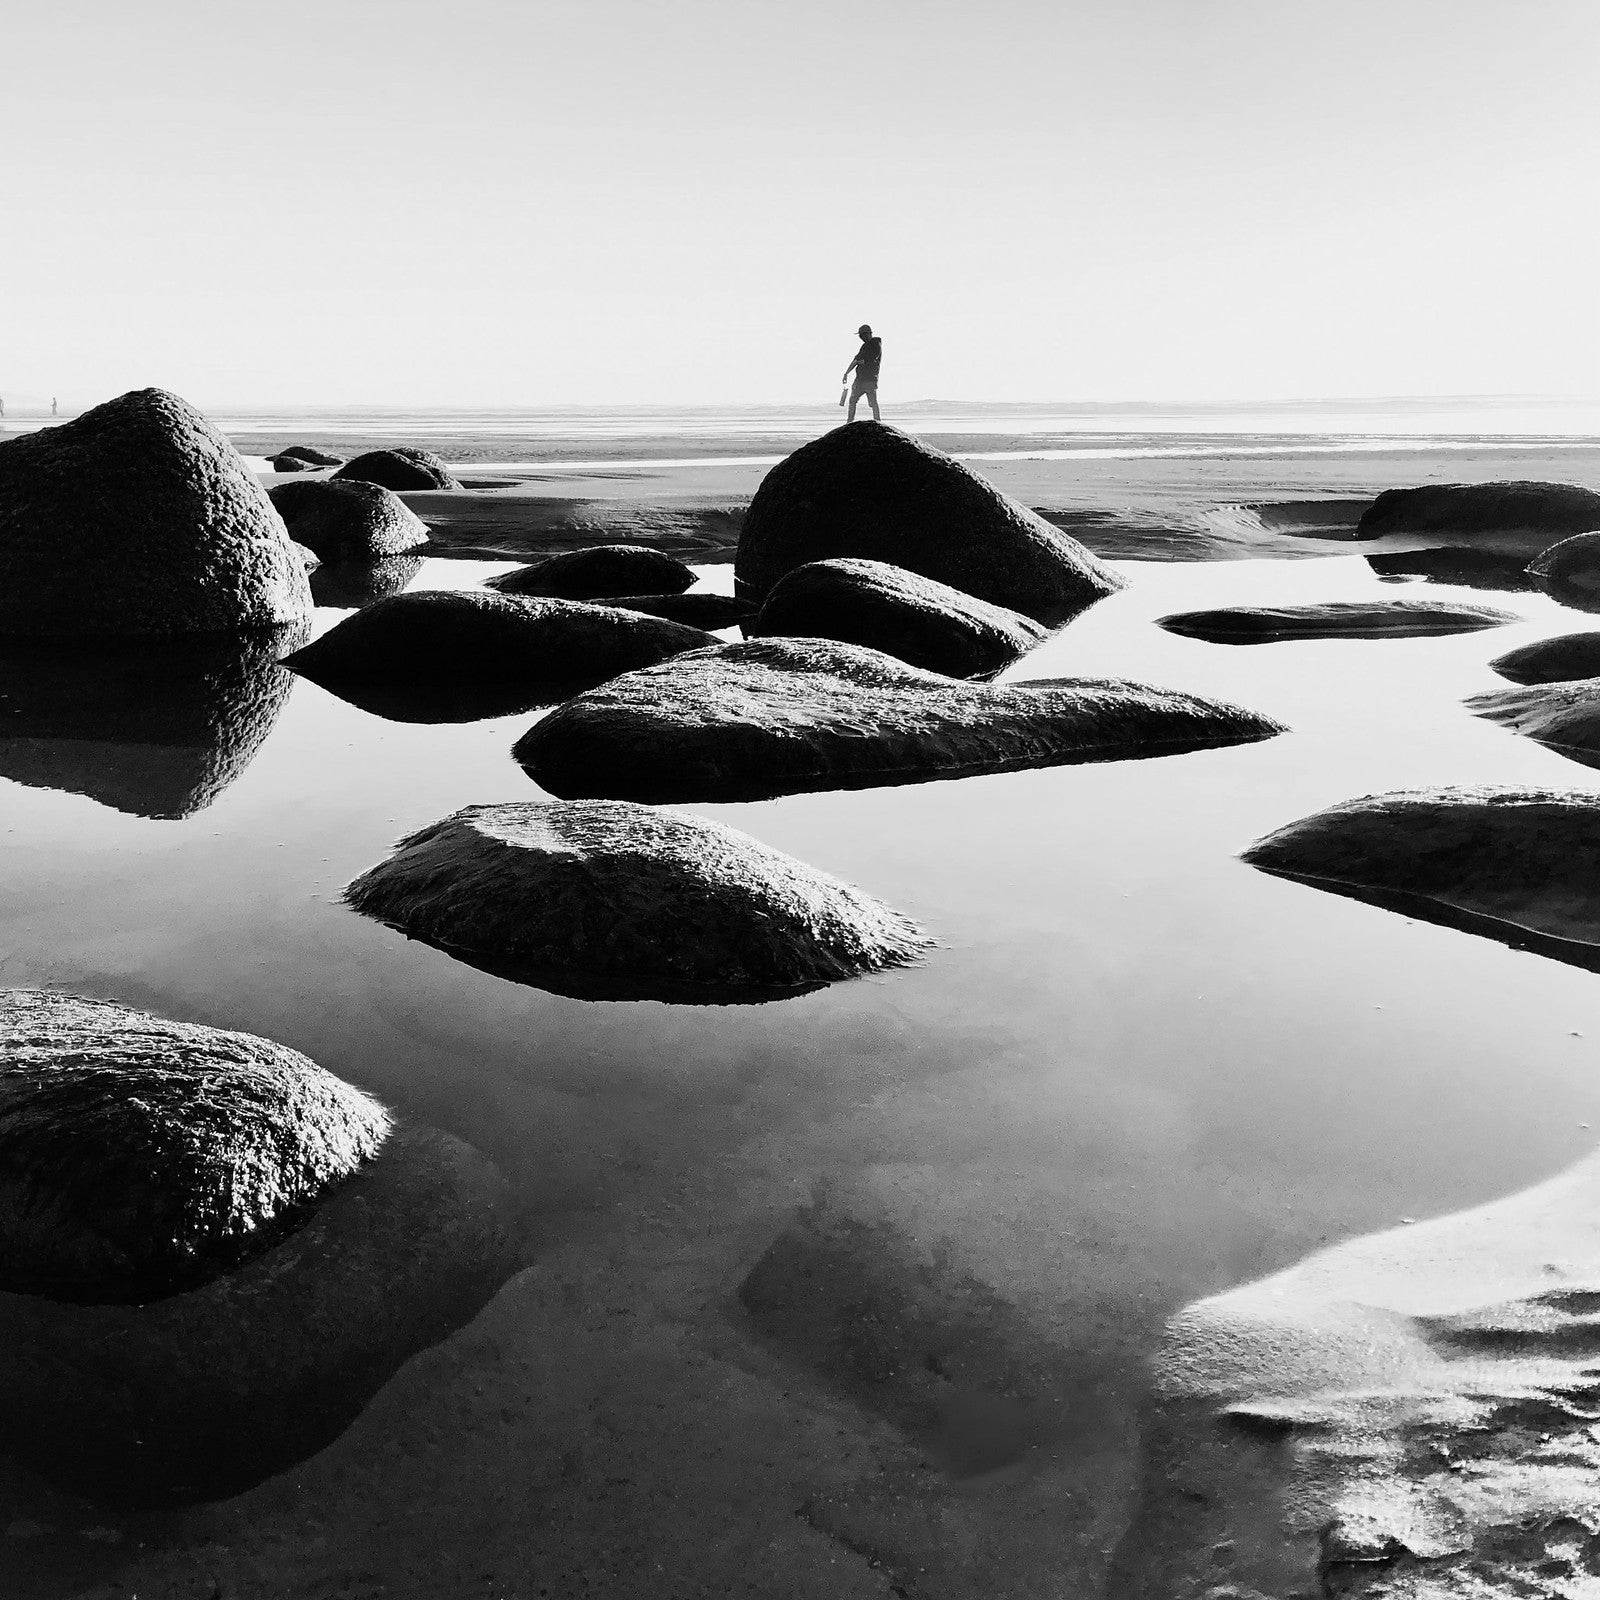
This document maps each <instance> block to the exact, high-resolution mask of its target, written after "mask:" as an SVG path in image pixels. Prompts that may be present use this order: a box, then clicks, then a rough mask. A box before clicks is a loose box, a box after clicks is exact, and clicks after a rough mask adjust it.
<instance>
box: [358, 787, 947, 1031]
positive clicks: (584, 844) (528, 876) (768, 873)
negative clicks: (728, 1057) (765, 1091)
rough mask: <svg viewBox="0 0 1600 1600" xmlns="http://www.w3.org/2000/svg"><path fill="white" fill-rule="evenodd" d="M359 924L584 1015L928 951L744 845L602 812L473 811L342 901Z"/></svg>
mask: <svg viewBox="0 0 1600 1600" xmlns="http://www.w3.org/2000/svg"><path fill="white" fill-rule="evenodd" d="M345 900H346V901H347V902H348V903H349V904H350V905H352V906H354V907H355V909H356V910H357V911H359V912H361V913H362V914H363V915H365V916H369V917H374V918H376V919H377V920H378V921H380V922H386V923H388V924H389V925H390V926H391V927H395V928H398V929H399V930H400V931H401V932H402V933H405V934H407V935H409V936H410V937H412V938H416V939H422V940H424V941H425V942H427V943H429V944H432V945H436V946H438V947H439V948H440V949H442V950H445V951H447V952H448V953H449V954H451V955H455V956H459V957H461V958H462V959H465V960H467V961H470V962H472V963H473V964H475V965H478V966H483V967H485V968H487V969H488V970H489V971H492V972H497V973H500V974H501V975H502V976H506V977H513V978H518V979H521V980H522V981H525V982H529V983H534V984H537V985H538V986H539V987H541V988H546V989H553V990H555V991H556V992H557V993H560V994H569V995H576V996H578V997H580V998H583V999H604V1000H645V999H656V1000H671V1001H680V1002H689V1003H701V1004H726V1003H729V1002H732V1001H751V1000H769V999H774V998H778V997H780V996H782V995H785V994H794V993H800V992H803V991H805V990H808V989H816V988H820V987H821V986H822V985H824V984H828V983H835V982H838V981H839V980H840V979H843V978H852V977H857V976H859V975H860V974H862V973H866V972H878V971H881V970H882V969H884V968H886V967H896V966H903V965H905V964H906V963H907V962H909V961H912V960H914V959H915V958H916V957H917V956H918V955H919V954H920V953H921V952H922V951H923V950H924V949H926V948H927V946H928V945H929V944H930V943H931V942H932V941H931V940H929V938H928V936H927V935H926V934H925V933H923V932H922V930H921V929H920V928H918V927H917V926H916V924H915V923H913V922H911V921H910V920H909V919H907V918H905V917H903V916H901V915H900V914H899V913H898V912H895V911H892V910H890V909H889V908H888V907H887V906H885V905H882V904H880V903H879V902H878V901H876V900H874V899H872V898H871V897H870V896H869V895H865V894H863V893H862V892H861V891H860V890H859V889H854V888H852V887H851V886H850V885H849V884H847V883H843V882H841V881H840V880H839V879H837V878H833V877H829V876H828V875H827V874H826V873H822V872H818V871H817V870H816V869H815V868H812V867H808V866H806V865H805V864H804V863H803V862H800V861H796V860H795V859H794V857H792V856H787V855H784V854H782V853H781V852H780V851H777V850H773V849H771V848H769V847H768V846H767V845H764V844H761V843H759V842H758V841H757V840H755V839H752V838H750V837H749V835H748V834H743V833H739V832H736V831H735V830H734V829H732V828H727V827H723V826H722V825H721V824H719V823H714V822H707V821H704V820H702V819H701V818H699V817H689V816H678V815H674V814H672V813H670V812H663V811H654V810H651V809H650V808H648V807H645V806H634V805H627V804H624V803H620V802H616V801H608V800H589V801H578V802H573V803H565V804H561V803H558V804H554V805H539V804H532V803H523V804H516V803H511V804H505V805H486V806H469V807H467V808H466V809H465V810H464V811H458V812H456V813H455V815H453V816H450V817H446V818H445V819H444V820H443V821H442V822H436V823H434V824H433V825H432V826H431V827H427V828H424V829H422V830H421V831H420V832H418V833H414V834H412V835H411V836H410V837H409V838H406V839H402V840H401V841H400V843H399V844H398V845H397V846H396V847H395V852H394V854H393V855H392V856H391V857H390V858H389V859H388V860H387V861H385V862H383V863H381V864H380V865H379V866H376V867H374V868H372V870H371V871H369V872H366V873H364V874H363V875H362V876H361V877H359V878H357V879H356V880H355V881H354V882H353V883H351V884H350V885H349V887H348V888H347V889H346V890H345Z"/></svg>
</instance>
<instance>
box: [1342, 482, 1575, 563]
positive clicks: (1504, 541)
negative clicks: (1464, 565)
mask: <svg viewBox="0 0 1600 1600" xmlns="http://www.w3.org/2000/svg"><path fill="white" fill-rule="evenodd" d="M1594 528H1600V494H1597V493H1596V492H1595V491H1594V490H1593V489H1581V488H1579V487H1578V486H1577V485H1576V484H1571V483H1524V482H1502V483H1430V484H1424V485H1422V486H1421V487H1419V488H1415V489H1385V490H1384V492H1383V493H1382V494H1380V495H1379V496H1378V497H1377V499H1376V500H1374V501H1373V502H1372V504H1371V505H1370V506H1369V507H1368V508H1367V510H1366V511H1365V512H1363V513H1362V517H1361V522H1360V525H1359V526H1358V528H1357V530H1356V535H1355V536H1356V538H1358V539H1379V538H1383V537H1385V536H1386V535H1389V534H1440V535H1444V536H1447V537H1446V539H1445V542H1446V543H1448V544H1452V545H1462V544H1470V545H1481V544H1486V545H1488V546H1489V547H1490V548H1494V549H1500V550H1503V551H1507V552H1511V551H1516V552H1518V553H1521V554H1522V555H1523V557H1524V559H1530V558H1532V557H1533V556H1536V555H1538V554H1539V552H1540V551H1541V550H1544V549H1547V548H1548V547H1549V546H1550V545H1552V544H1554V543H1555V542H1556V541H1557V540H1558V539H1563V538H1565V537H1566V536H1567V535H1568V534H1573V533H1587V532H1588V531H1590V530H1591V529H1594Z"/></svg>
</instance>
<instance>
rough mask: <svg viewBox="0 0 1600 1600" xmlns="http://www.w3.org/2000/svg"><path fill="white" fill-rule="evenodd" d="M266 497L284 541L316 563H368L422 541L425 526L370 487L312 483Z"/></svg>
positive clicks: (392, 497) (390, 494) (286, 486)
mask: <svg viewBox="0 0 1600 1600" xmlns="http://www.w3.org/2000/svg"><path fill="white" fill-rule="evenodd" d="M271 497H272V503H273V505H274V506H275V507H277V511H278V515H279V516H280V517H282V518H283V521H284V526H285V527H287V528H288V530H289V537H290V538H291V539H293V540H295V542H296V543H298V544H303V545H304V546H305V547H306V548H307V549H308V550H311V551H314V552H315V554H316V555H317V557H318V559H319V560H321V561H373V560H378V559H380V558H381V557H384V556H397V555H401V554H403V553H404V552H405V551H407V550H416V549H419V548H420V547H421V546H423V545H425V544H426V543H427V542H428V525H427V524H426V523H425V522H424V521H423V520H422V519H421V518H420V517H418V516H417V515H415V514H414V513H413V512H412V511H411V510H410V509H409V508H408V507H407V505H406V503H405V501H404V500H402V499H401V498H400V497H399V495H397V494H395V493H394V491H393V490H391V489H385V488H383V487H382V486H381V485H379V484H376V483H362V482H357V481H355V480H353V479H352V480H347V481H342V482H341V481H339V480H337V479H333V478H316V479H312V480H309V481H305V480H302V481H301V482H298V483H280V484H279V485H278V486H277V487H276V488H275V489H273V490H272V491H271Z"/></svg>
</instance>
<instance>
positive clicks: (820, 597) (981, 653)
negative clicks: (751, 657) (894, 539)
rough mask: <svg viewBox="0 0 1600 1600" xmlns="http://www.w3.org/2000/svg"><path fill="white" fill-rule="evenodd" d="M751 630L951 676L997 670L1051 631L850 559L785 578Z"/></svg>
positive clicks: (911, 576)
mask: <svg viewBox="0 0 1600 1600" xmlns="http://www.w3.org/2000/svg"><path fill="white" fill-rule="evenodd" d="M744 631H745V632H746V633H747V634H749V635H752V636H756V637H765V636H770V635H773V634H780V635H790V636H793V635H799V636H803V637H810V638H818V639H839V640H841V641H843V642H844V643H845V644H863V645H866V646H868V648H870V649H873V650H882V651H883V652H884V653H885V654H886V655H891V656H898V657H899V658H900V660H902V661H908V662H910V664H911V665H912V666H914V667H926V668H927V669H928V671H930V672H942V673H944V674H946V675H947V676H949V677H952V678H971V677H976V676H978V675H980V674H984V673H992V672H998V671H999V670H1000V668H1001V667H1004V666H1006V665H1007V664H1008V663H1010V662H1012V661H1015V660H1016V658H1017V657H1018V656H1020V655H1022V654H1024V653H1025V652H1026V651H1028V650H1031V649H1032V648H1033V647H1034V645H1036V644H1038V643H1039V641H1040V640H1041V639H1044V638H1046V637H1047V636H1048V633H1049V630H1048V629H1047V628H1045V627H1044V625H1043V624H1042V623H1038V622H1035V621H1034V620H1033V619H1032V618H1031V617H1025V616H1023V615H1022V614H1021V613H1020V612H1016V611H1008V610H1007V609H1006V608H1005V607H1004V606H995V605H990V604H989V603H988V602H987V601H986V600H976V599H974V598H973V597H972V596H971V595H969V594H963V593H962V592H961V591H960V590H959V589H952V588H951V587H950V586H949V584H946V583H937V582H935V581H934V580H933V579H932V578H924V577H922V576H921V575H920V574H918V573H915V572H907V571H906V569H905V568H904V567H893V566H890V565H889V564H888V563H887V562H884V561H859V560H854V559H848V558H846V559H841V560H837V561H811V562H808V563H807V564H806V565H805V566H803V567H796V568H795V569H794V570H793V571H792V572H786V573H784V575H783V576H782V577H781V578H779V579H778V581H777V582H776V583H775V584H774V585H773V586H772V588H771V590H770V591H769V592H768V594H767V598H766V601H765V603H764V604H763V605H762V607H761V610H760V611H759V612H758V613H757V614H756V616H755V617H754V618H752V619H751V620H750V621H749V622H747V623H745V624H744Z"/></svg>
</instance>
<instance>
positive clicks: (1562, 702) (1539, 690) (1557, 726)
mask: <svg viewBox="0 0 1600 1600" xmlns="http://www.w3.org/2000/svg"><path fill="white" fill-rule="evenodd" d="M1467 707H1468V709H1469V710H1471V711H1473V712H1475V713H1476V714H1477V715H1478V716H1480V717H1483V718H1484V719H1485V720H1486V721H1489V722H1497V723H1499V724H1500V726H1501V727H1502V728H1509V729H1510V730H1511V731H1512V732H1513V733H1520V734H1522V735H1524V736H1525V737H1526V738H1529V739H1532V740H1533V741H1534V743H1535V744H1542V745H1544V746H1545V747H1546V748H1547V749H1550V750H1554V751H1555V752H1556V754H1557V755H1563V756H1567V757H1568V758H1569V759H1571V760H1573V761H1581V762H1582V763H1583V764H1584V765H1585V766H1586V767H1600V678H1575V679H1572V680H1570V681H1567V682H1562V683H1538V684H1530V685H1528V686H1527V687H1526V688H1518V689H1491V690H1489V691H1488V692H1487V693H1486V694H1475V695H1473V696H1471V697H1470V698H1469V699H1468V701H1467Z"/></svg>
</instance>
